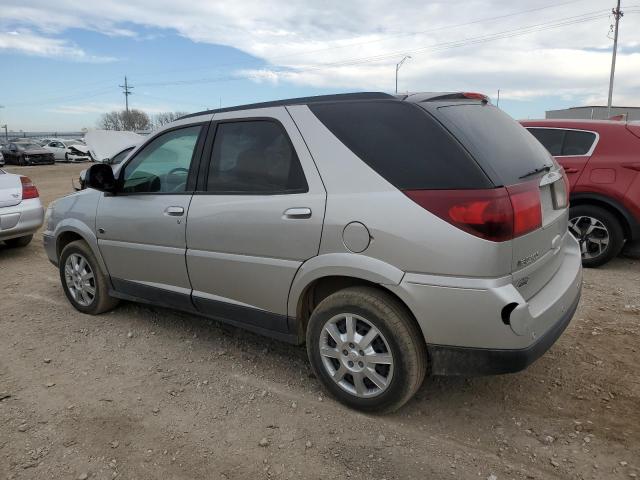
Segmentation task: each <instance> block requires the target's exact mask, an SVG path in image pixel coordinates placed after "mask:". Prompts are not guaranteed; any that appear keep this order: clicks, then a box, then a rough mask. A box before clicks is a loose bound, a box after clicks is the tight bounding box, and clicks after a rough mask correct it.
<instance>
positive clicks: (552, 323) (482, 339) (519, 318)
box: [386, 234, 582, 375]
mask: <svg viewBox="0 0 640 480" xmlns="http://www.w3.org/2000/svg"><path fill="white" fill-rule="evenodd" d="M553 255H558V256H559V257H558V258H557V263H556V265H558V268H557V271H556V272H555V274H554V275H553V276H552V277H551V279H550V280H549V281H548V282H547V283H546V284H545V285H544V286H543V287H542V288H541V289H540V290H539V291H538V292H537V293H536V294H535V295H533V296H532V297H531V298H528V299H526V300H525V298H524V297H523V296H522V294H521V293H520V292H519V291H518V289H517V288H516V287H515V286H514V284H513V283H514V279H513V277H512V276H511V275H508V276H505V277H501V278H488V279H487V278H458V277H440V276H435V275H424V274H410V273H407V274H405V276H404V278H403V280H402V281H401V282H400V284H399V285H397V286H396V285H394V286H386V287H387V288H389V289H390V290H391V291H393V292H395V293H397V295H398V296H399V297H400V298H401V299H402V300H403V301H404V302H405V303H406V304H407V306H408V307H409V308H410V309H411V311H412V313H413V314H414V316H415V318H416V320H417V321H418V324H419V325H420V327H421V330H422V332H423V334H424V338H425V342H426V344H427V350H428V353H429V357H430V358H429V360H430V363H431V372H432V373H433V374H437V375H475V374H492V373H508V372H516V371H518V370H522V369H523V368H525V367H527V366H528V365H530V364H531V363H532V362H534V361H535V360H536V359H537V358H539V357H540V356H541V355H542V354H543V353H544V352H545V351H546V350H547V349H549V347H550V346H551V345H552V344H553V343H554V342H555V341H556V340H557V339H558V337H559V336H560V335H561V334H562V332H563V331H564V329H565V328H566V326H567V325H568V324H569V322H570V320H571V318H572V316H573V315H574V313H575V310H576V308H577V305H578V302H579V300H580V294H581V287H582V264H581V256H580V248H579V246H578V243H577V242H576V241H575V239H574V238H573V237H572V236H571V235H569V234H566V235H565V238H564V242H563V246H562V247H561V248H559V249H558V251H557V252H555V253H553ZM505 307H506V308H505Z"/></svg>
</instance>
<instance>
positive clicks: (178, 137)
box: [122, 125, 202, 193]
mask: <svg viewBox="0 0 640 480" xmlns="http://www.w3.org/2000/svg"><path fill="white" fill-rule="evenodd" d="M201 128H202V127H201V126H200V125H197V126H193V127H187V128H181V129H177V130H172V131H170V132H167V133H164V134H162V135H160V136H159V137H156V138H155V139H153V140H152V141H151V142H150V143H149V144H147V145H146V146H145V147H144V148H143V149H142V150H141V151H140V152H139V153H138V155H136V156H135V158H134V159H133V160H131V162H129V163H128V164H127V165H126V166H125V168H124V173H123V177H122V180H123V186H122V191H123V192H125V193H150V192H153V193H181V192H185V191H186V189H187V177H188V175H189V167H190V166H191V159H192V158H193V153H194V151H195V147H196V143H197V142H198V136H199V135H200V130H201Z"/></svg>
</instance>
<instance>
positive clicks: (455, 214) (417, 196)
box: [404, 182, 542, 242]
mask: <svg viewBox="0 0 640 480" xmlns="http://www.w3.org/2000/svg"><path fill="white" fill-rule="evenodd" d="M404 193H405V195H407V196H408V197H409V198H410V199H411V200H413V201H414V202H416V203H417V204H418V205H420V206H421V207H423V208H425V209H426V210H429V211H430V212H431V213H433V214H434V215H437V216H438V217H440V218H442V219H443V220H445V221H447V222H449V223H450V224H452V225H455V226H456V227H458V228H460V229H462V230H464V231H465V232H468V233H470V234H472V235H475V236H477V237H480V238H484V239H486V240H491V241H494V242H504V241H506V240H511V239H512V238H514V237H518V236H520V235H524V234H526V233H528V232H531V231H532V230H535V229H537V228H540V227H541V226H542V208H541V203H540V190H539V188H538V183H537V182H527V183H521V184H518V185H513V186H510V187H506V188H505V187H501V188H494V189H488V190H406V191H405V192H404Z"/></svg>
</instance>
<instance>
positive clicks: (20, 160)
mask: <svg viewBox="0 0 640 480" xmlns="http://www.w3.org/2000/svg"><path fill="white" fill-rule="evenodd" d="M18 165H20V166H21V167H26V166H27V161H26V160H25V159H24V157H19V158H18Z"/></svg>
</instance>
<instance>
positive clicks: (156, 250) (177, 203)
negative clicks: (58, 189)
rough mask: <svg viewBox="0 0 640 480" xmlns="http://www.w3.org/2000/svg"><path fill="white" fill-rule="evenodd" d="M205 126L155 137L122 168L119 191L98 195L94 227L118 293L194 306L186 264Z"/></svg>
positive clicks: (182, 129) (157, 301)
mask: <svg viewBox="0 0 640 480" xmlns="http://www.w3.org/2000/svg"><path fill="white" fill-rule="evenodd" d="M205 130H206V128H204V127H203V126H202V125H190V126H185V127H181V128H176V129H172V130H169V131H167V132H164V133H162V134H160V135H158V136H157V137H156V138H155V139H153V140H151V141H150V142H149V143H147V144H146V145H145V146H144V147H142V148H141V149H140V150H139V151H138V153H137V154H136V155H135V156H134V157H133V158H131V159H130V160H129V161H128V162H127V163H126V165H124V167H123V168H122V170H121V172H120V176H119V190H118V193H116V194H115V195H105V196H103V197H102V198H101V199H100V202H99V204H98V212H97V216H96V230H97V236H98V245H99V248H100V252H101V253H102V256H103V257H104V260H105V262H106V265H107V269H108V270H109V275H110V276H111V280H112V283H113V286H114V288H115V289H116V291H118V292H120V293H122V294H126V295H129V296H131V297H135V298H141V299H148V300H152V301H154V303H159V304H162V305H168V306H176V307H179V308H191V301H190V294H191V285H190V284H189V277H188V275H187V267H186V263H185V249H186V238H185V234H186V230H185V228H186V218H187V211H188V209H189V202H190V201H191V196H192V193H193V192H192V188H190V187H188V180H189V178H190V177H189V175H190V174H193V172H192V163H194V162H193V159H194V158H195V157H196V156H197V153H198V148H197V146H198V145H199V143H198V139H199V138H200V136H201V135H204V134H205V133H204V131H205Z"/></svg>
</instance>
